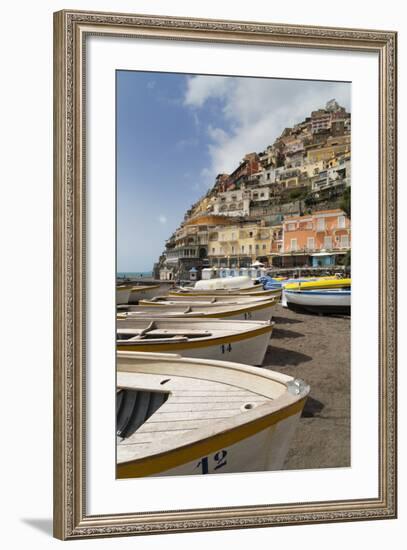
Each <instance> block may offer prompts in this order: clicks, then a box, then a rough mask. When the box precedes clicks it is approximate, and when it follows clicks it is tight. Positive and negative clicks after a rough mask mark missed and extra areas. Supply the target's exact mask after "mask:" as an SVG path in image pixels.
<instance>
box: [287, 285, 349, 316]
mask: <svg viewBox="0 0 407 550" xmlns="http://www.w3.org/2000/svg"><path fill="white" fill-rule="evenodd" d="M285 296H286V300H287V307H289V308H291V309H299V308H300V309H305V310H307V311H312V312H316V313H342V314H350V311H351V290H350V289H349V290H346V289H341V288H338V289H321V290H285Z"/></svg>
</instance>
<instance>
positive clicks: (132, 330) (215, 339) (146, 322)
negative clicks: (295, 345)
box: [116, 312, 273, 365]
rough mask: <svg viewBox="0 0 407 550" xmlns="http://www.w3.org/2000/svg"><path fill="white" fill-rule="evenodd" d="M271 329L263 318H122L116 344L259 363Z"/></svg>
mask: <svg viewBox="0 0 407 550" xmlns="http://www.w3.org/2000/svg"><path fill="white" fill-rule="evenodd" d="M152 314H154V312H152ZM272 330H273V325H272V324H271V323H270V322H266V321H221V320H218V319H205V320H202V319H199V318H195V319H188V320H183V319H181V320H180V319H160V318H154V317H151V318H143V319H122V320H118V322H117V344H116V345H117V350H119V351H143V352H156V353H178V354H179V355H182V356H183V357H198V358H204V359H217V360H224V361H234V362H237V363H247V364H248V365H261V364H262V363H263V360H264V356H265V354H266V351H267V347H268V345H269V342H270V336H271V333H272Z"/></svg>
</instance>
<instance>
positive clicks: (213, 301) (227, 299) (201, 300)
mask: <svg viewBox="0 0 407 550" xmlns="http://www.w3.org/2000/svg"><path fill="white" fill-rule="evenodd" d="M266 299H269V297H268V296H249V295H245V296H239V295H232V296H209V295H208V296H194V295H193V296H157V297H156V298H153V299H152V300H140V301H139V305H140V306H152V307H155V306H160V305H164V306H179V305H180V304H188V305H202V306H205V305H208V306H210V305H212V306H213V305H223V304H228V305H241V304H243V305H249V304H258V303H261V302H264V300H266Z"/></svg>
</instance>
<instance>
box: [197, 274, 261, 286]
mask: <svg viewBox="0 0 407 550" xmlns="http://www.w3.org/2000/svg"><path fill="white" fill-rule="evenodd" d="M254 286H256V285H255V283H254V281H253V279H252V278H251V277H248V276H247V275H243V276H240V277H219V278H217V279H206V280H202V281H197V282H196V283H195V286H194V287H193V289H194V290H249V289H252V288H253V287H254ZM187 288H188V287H187Z"/></svg>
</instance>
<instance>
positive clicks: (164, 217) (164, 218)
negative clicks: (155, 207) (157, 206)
mask: <svg viewBox="0 0 407 550" xmlns="http://www.w3.org/2000/svg"><path fill="white" fill-rule="evenodd" d="M158 221H159V222H160V223H162V224H163V225H165V224H166V223H167V217H166V216H163V215H162V214H161V215H160V216H158Z"/></svg>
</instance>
